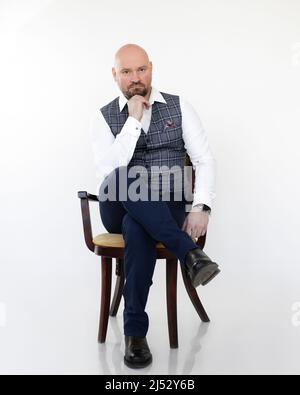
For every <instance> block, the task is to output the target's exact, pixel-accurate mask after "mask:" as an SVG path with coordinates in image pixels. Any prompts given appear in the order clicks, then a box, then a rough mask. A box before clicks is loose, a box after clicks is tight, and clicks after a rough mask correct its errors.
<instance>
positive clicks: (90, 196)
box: [78, 191, 99, 202]
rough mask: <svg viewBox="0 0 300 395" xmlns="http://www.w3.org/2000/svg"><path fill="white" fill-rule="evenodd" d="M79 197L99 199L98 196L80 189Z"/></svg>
mask: <svg viewBox="0 0 300 395" xmlns="http://www.w3.org/2000/svg"><path fill="white" fill-rule="evenodd" d="M78 197H79V199H88V200H93V201H96V202H98V201H99V199H98V196H96V195H92V194H91V193H88V192H86V191H79V192H78Z"/></svg>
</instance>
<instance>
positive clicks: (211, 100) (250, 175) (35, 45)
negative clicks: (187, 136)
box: [0, 0, 300, 372]
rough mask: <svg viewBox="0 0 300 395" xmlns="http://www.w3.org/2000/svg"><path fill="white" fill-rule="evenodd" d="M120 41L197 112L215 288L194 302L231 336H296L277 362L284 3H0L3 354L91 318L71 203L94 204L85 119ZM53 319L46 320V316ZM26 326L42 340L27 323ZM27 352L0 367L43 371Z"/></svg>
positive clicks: (288, 163)
mask: <svg viewBox="0 0 300 395" xmlns="http://www.w3.org/2000/svg"><path fill="white" fill-rule="evenodd" d="M130 42H132V43H136V44H139V45H141V46H142V47H144V48H145V49H146V51H147V52H148V54H149V58H150V60H152V62H153V85H154V86H155V87H157V88H158V89H159V90H161V91H164V92H169V93H173V94H179V95H182V96H184V97H185V98H186V99H188V100H189V101H190V102H191V103H192V104H193V105H194V107H195V108H196V109H197V111H198V112H199V115H200V117H201V119H202V122H203V124H204V126H205V128H206V130H207V133H208V136H209V141H210V146H211V148H212V151H213V154H214V156H215V159H216V163H217V198H216V200H215V205H214V209H213V214H212V217H211V220H210V223H209V228H208V238H207V244H206V252H207V253H208V255H209V256H211V257H212V258H214V260H216V261H217V262H218V263H219V264H220V266H222V268H223V276H222V277H221V276H220V279H216V280H215V281H214V284H212V285H211V286H210V288H207V289H206V288H205V289H203V291H202V293H203V295H204V296H205V304H206V306H208V308H209V310H210V311H211V312H212V313H213V315H214V316H215V317H217V316H218V314H219V312H222V313H223V314H224V317H225V312H227V313H228V314H231V313H232V314H235V315H239V314H240V318H241V321H240V322H239V327H240V328H243V317H249V316H251V315H255V314H256V319H258V317H259V318H260V319H262V318H265V317H266V316H270V315H271V316H272V317H273V319H274V320H273V321H272V325H273V324H274V325H276V323H277V320H279V321H281V322H283V323H284V325H286V328H288V330H290V331H291V335H290V336H291V338H292V339H293V340H292V341H293V343H291V344H290V347H291V348H290V350H289V351H287V353H286V355H285V356H286V360H288V359H289V356H290V354H289V353H291V354H292V353H293V350H294V348H295V347H296V345H297V347H299V343H300V327H298V321H297V320H296V321H295V319H294V320H292V318H293V308H295V303H297V302H298V301H300V287H299V278H300V269H299V255H298V248H297V247H298V243H297V242H298V236H299V224H300V221H299V220H300V214H299V206H298V205H299V201H300V188H299V175H298V173H299V172H298V169H299V167H300V159H299V158H300V156H299V152H298V151H299V142H300V139H299V131H300V119H299V92H300V3H299V2H298V1H296V0H294V1H293V0H286V1H283V0H255V1H248V0H239V1H237V0H236V1H234V0H228V1H221V0H213V1H208V0H200V1H199V0H188V1H186V2H182V1H179V0H164V1H158V0H152V1H151V2H148V3H143V2H140V1H136V0H129V1H127V2H124V1H114V2H112V1H102V0H101V1H100V0H99V1H96V0H84V1H83V0H23V1H21V0H20V1H17V0H0V53H1V62H0V87H1V90H0V115H1V116H0V127H1V129H0V130H1V144H0V147H1V148H0V150H1V152H0V154H1V155H0V169H1V170H0V171H1V184H2V188H1V189H2V191H1V220H2V221H1V224H2V225H1V240H2V243H1V250H0V254H1V257H0V258H1V273H0V275H1V279H0V286H1V287H0V307H1V314H0V316H1V317H2V318H1V319H0V337H1V338H2V341H3V343H6V344H8V343H9V341H11V340H12V339H16V337H18V334H19V335H20V333H19V332H20V330H21V329H20V325H23V330H22V332H23V333H27V334H29V333H41V332H44V334H45V333H47V330H48V331H49V332H50V331H51V332H52V333H54V334H55V335H56V336H59V333H60V332H59V330H58V329H57V324H58V323H59V322H61V320H63V319H64V320H66V321H67V320H68V318H66V317H68V315H67V314H70V316H69V317H70V320H71V319H74V317H75V316H76V315H77V314H78V310H79V312H80V313H79V315H81V317H82V319H83V320H85V321H88V320H89V321H90V322H91V321H92V317H93V319H94V318H95V316H96V315H97V309H98V292H99V284H98V279H99V265H98V262H99V261H98V260H97V258H96V257H95V256H93V254H91V253H89V252H88V250H87V249H86V248H85V245H84V241H83V233H82V224H81V217H80V206H79V199H78V198H77V191H78V190H87V191H89V192H91V193H96V192H97V191H96V178H95V167H94V162H93V157H92V147H91V141H90V135H89V122H90V117H91V115H92V114H93V112H94V110H95V109H97V108H100V107H101V106H103V105H104V104H107V103H108V102H109V101H111V100H112V99H113V98H115V97H116V96H118V95H119V90H118V87H117V85H116V84H115V82H114V80H113V78H112V75H111V67H112V65H113V56H114V53H115V52H116V50H117V49H118V48H119V47H120V46H122V45H124V44H126V43H130ZM92 214H93V228H94V232H95V233H99V232H102V231H104V228H103V227H102V226H101V223H100V217H99V211H98V207H97V206H95V205H93V209H92ZM155 276H156V277H155V285H154V286H153V290H152V291H151V294H150V299H149V309H150V310H151V314H152V316H153V321H154V322H155V320H156V318H155V317H156V316H155V314H156V313H157V314H159V309H160V308H161V306H160V305H158V304H157V303H156V304H155V300H158V298H160V297H162V298H164V286H165V283H164V268H162V265H160V267H157V271H156V273H155ZM74 284H76V287H77V286H78V290H79V291H78V293H76V292H74V288H73V287H74ZM180 289H181V288H180ZM154 290H155V291H154ZM71 294H72V295H73V296H72V297H71V296H70V295H71ZM180 303H181V300H180ZM182 303H183V306H181V305H180V306H181V307H180V306H179V308H181V309H182V308H184V306H185V304H186V306H189V307H187V308H190V303H189V301H188V300H187V299H186V298H185V299H184V302H182ZM216 304H217V306H216ZM61 306H64V307H63V308H62V307H61ZM87 306H91V307H90V309H91V311H90V315H89V314H88V313H87ZM52 308H53V311H56V313H53V314H52V316H51V320H50V318H49V317H48V316H47V314H46V312H45V309H46V310H47V309H50V310H51V309H52ZM28 311H30V313H29V312H28ZM51 311H52V310H51ZM191 311H192V310H191ZM31 314H32V315H31ZM43 314H44V315H45V316H43ZM257 314H258V316H257ZM37 315H42V317H44V319H45V320H46V322H47V325H46V324H44V325H45V327H43V326H42V328H41V327H39V328H38V327H37V324H34V323H33V322H34V319H33V317H35V316H37ZM47 317H48V318H47ZM71 317H72V318H71ZM193 318H194V319H195V320H197V317H196V316H193ZM294 318H295V316H294ZM20 319H21V320H22V322H23V324H22V323H20ZM47 319H48V321H47ZM1 322H2V324H1ZM78 322H79V321H78ZM80 322H81V321H80ZM120 322H121V321H120ZM292 322H294V324H292ZM299 324H300V322H299ZM41 325H42V324H41ZM69 325H70V328H69V329H70V330H71V327H72V323H71V322H70V324H69ZM93 325H94V321H93ZM154 325H155V324H154V323H153V326H154ZM163 325H164V326H165V322H164V324H163ZM269 325H270V321H268V319H266V321H265V324H264V323H262V322H260V328H261V329H262V327H264V326H265V327H268V326H269ZM49 328H50V329H49ZM154 328H155V327H154ZM273 328H274V327H273ZM94 329H95V328H94ZM269 329H271V328H269ZM269 329H268V330H269ZM35 331H36V332H35ZM87 332H88V331H87ZM229 333H230V332H229ZM257 333H258V332H257ZM86 336H87V337H91V336H94V332H92V334H91V333H90V332H88V333H87V334H86ZM93 340H94V338H93ZM40 341H41V342H42V340H40ZM47 341H49V339H48V340H47ZM54 343H55V340H54V339H53V344H54ZM242 343H243V342H242V340H241V344H242ZM35 345H36V346H37V344H35ZM28 347H29V345H28ZM297 347H296V348H297ZM271 348H272V347H271V344H270V349H271ZM7 350H8V349H7ZM11 350H12V348H10V352H12V351H11ZM14 353H15V354H14V355H15V357H17V356H18V357H19V354H18V351H17V349H15V351H14ZM34 355H35V356H36V360H35V359H34V358H35V357H32V360H31V364H30V363H28V361H27V359H26V357H25V356H24V357H23V359H22V358H21V360H22V361H23V362H24V361H25V360H26V361H27V365H26V366H27V367H28V368H27V370H26V369H25V368H24V367H23V368H22V367H20V366H17V365H15V362H14V358H13V357H12V356H11V357H8V356H6V358H7V359H6V361H5V362H3V361H2V362H3V364H2V365H0V369H1V368H2V371H14V370H15V371H16V370H17V371H27V372H28V371H30V369H31V368H30V366H31V367H32V369H33V370H34V369H37V366H43V368H41V369H42V370H43V369H44V371H46V372H47V369H49V371H50V370H51V366H52V365H51V362H49V361H47V362H45V363H44V365H43V364H42V362H41V360H42V357H41V356H40V354H38V353H37V354H34ZM281 357H282V355H281ZM10 358H11V359H10ZM53 358H54V357H53ZM39 359H40V365H39V364H38V362H37V361H38V360H39ZM278 360H280V358H279V356H278ZM243 361H244V365H243V364H242V366H244V371H250V370H251V369H250V367H249V366H250V365H251V364H247V358H246V357H245V359H243ZM245 361H246V362H245ZM223 362H224V361H223ZM220 363H221V362H220ZM224 365H226V364H225V363H224ZM224 365H223V366H224ZM239 366H240V365H239V364H238V363H237V364H236V366H233V367H232V371H234V370H235V369H236V370H238V368H239ZM251 366H252V365H251ZM264 367H265V365H262V370H263V368H264ZM285 367H286V369H287V370H288V371H289V372H291V371H293V368H292V367H290V368H289V367H288V363H287V362H283V365H282V366H281V369H282V371H285ZM80 368H83V367H82V366H81V365H80ZM22 369H23V370H22ZM24 369H25V370H24ZM76 369H78V370H80V369H79V365H76V367H74V371H75V370H76ZM199 369H200V368H199ZM213 369H214V367H213V366H212V368H211V371H213ZM215 369H216V370H218V369H219V370H220V369H221V370H222V368H221V367H220V366H219V367H218V369H217V368H215ZM223 369H225V367H224V368H223ZM247 369H248V370H247ZM91 370H92V369H91ZM275 370H276V369H275V367H274V371H275ZM0 371H1V370H0ZM61 371H63V367H62V368H61ZM196 372H197V369H196Z"/></svg>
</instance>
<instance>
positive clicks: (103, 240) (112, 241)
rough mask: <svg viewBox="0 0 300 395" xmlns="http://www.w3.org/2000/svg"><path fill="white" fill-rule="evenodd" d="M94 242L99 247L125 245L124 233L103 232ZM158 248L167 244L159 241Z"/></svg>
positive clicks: (121, 246)
mask: <svg viewBox="0 0 300 395" xmlns="http://www.w3.org/2000/svg"><path fill="white" fill-rule="evenodd" d="M93 243H94V244H95V245H96V246H99V247H115V248H124V247H125V243H124V239H123V235H122V234H119V233H101V234H100V235H98V236H96V237H94V238H93ZM156 248H165V246H164V245H163V244H162V243H157V244H156Z"/></svg>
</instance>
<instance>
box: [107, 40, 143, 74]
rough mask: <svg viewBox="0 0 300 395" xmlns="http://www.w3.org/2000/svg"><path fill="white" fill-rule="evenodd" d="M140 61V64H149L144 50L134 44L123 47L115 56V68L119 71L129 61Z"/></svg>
mask: <svg viewBox="0 0 300 395" xmlns="http://www.w3.org/2000/svg"><path fill="white" fill-rule="evenodd" d="M138 59H139V60H140V61H142V63H145V64H149V57H148V54H147V52H146V51H145V50H144V48H142V47H140V46H139V45H136V44H126V45H123V46H122V47H121V48H119V49H118V51H117V52H116V54H115V68H116V69H120V67H121V66H122V65H123V64H126V63H128V62H130V60H138Z"/></svg>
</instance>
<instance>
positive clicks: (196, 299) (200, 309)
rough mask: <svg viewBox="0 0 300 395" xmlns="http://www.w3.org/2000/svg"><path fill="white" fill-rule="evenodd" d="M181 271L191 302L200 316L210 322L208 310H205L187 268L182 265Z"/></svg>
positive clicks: (204, 320)
mask: <svg viewBox="0 0 300 395" xmlns="http://www.w3.org/2000/svg"><path fill="white" fill-rule="evenodd" d="M181 273H182V277H183V282H184V285H185V289H186V290H187V293H188V295H189V297H190V299H191V302H192V303H193V305H194V307H195V309H196V311H197V313H198V315H199V317H200V318H201V320H202V321H203V322H210V320H209V318H208V315H207V314H206V311H205V310H204V307H203V305H202V303H201V301H200V299H199V296H198V294H197V291H196V289H195V287H194V286H193V284H192V282H191V279H190V278H189V276H188V274H187V272H186V270H185V268H183V267H182V266H181Z"/></svg>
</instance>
